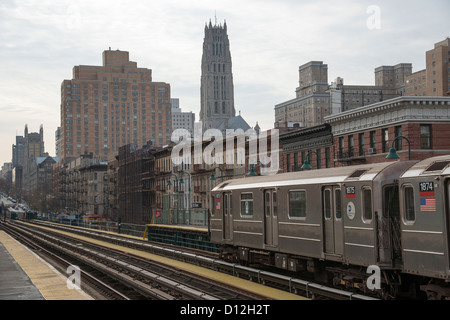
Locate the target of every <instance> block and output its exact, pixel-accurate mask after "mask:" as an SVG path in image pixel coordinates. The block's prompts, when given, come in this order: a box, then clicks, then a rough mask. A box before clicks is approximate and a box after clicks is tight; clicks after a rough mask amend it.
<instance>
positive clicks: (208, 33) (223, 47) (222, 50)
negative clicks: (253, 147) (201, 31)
mask: <svg viewBox="0 0 450 320" xmlns="http://www.w3.org/2000/svg"><path fill="white" fill-rule="evenodd" d="M200 91H201V98H200V103H201V109H200V120H201V121H202V123H203V131H205V130H207V129H209V128H217V127H218V125H219V124H221V123H222V122H224V121H225V126H227V120H228V119H230V118H232V117H234V116H235V113H236V111H235V109H234V87H233V73H232V68H231V53H230V42H229V40H228V35H227V23H226V22H224V25H223V26H221V25H217V24H216V25H214V26H213V25H212V24H211V21H210V22H209V25H205V38H204V40H203V56H202V75H201V88H200Z"/></svg>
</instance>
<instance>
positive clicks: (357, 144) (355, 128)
mask: <svg viewBox="0 0 450 320" xmlns="http://www.w3.org/2000/svg"><path fill="white" fill-rule="evenodd" d="M325 121H326V122H327V123H328V124H330V125H331V128H332V134H333V140H334V143H333V145H334V146H333V148H334V153H333V155H334V162H335V166H345V165H354V164H361V163H375V162H383V161H387V160H386V156H387V155H388V153H389V151H390V148H391V147H392V143H393V141H394V139H396V137H398V136H403V137H405V138H407V139H408V140H409V142H410V145H409V143H408V141H407V140H406V139H404V138H398V139H396V142H395V144H394V147H395V148H396V149H397V153H398V155H399V156H400V159H408V155H409V152H410V154H411V159H417V160H420V159H424V158H428V157H432V156H437V155H442V154H450V140H449V139H448V137H449V136H450V98H447V97H399V98H395V99H391V100H388V101H383V102H379V103H375V104H372V105H370V106H366V107H361V108H358V109H355V110H351V111H347V112H343V113H340V114H337V115H332V116H329V117H327V118H326V119H325Z"/></svg>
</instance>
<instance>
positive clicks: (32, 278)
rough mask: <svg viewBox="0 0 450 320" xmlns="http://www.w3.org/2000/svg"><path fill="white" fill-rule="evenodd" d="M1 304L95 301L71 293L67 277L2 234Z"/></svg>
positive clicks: (79, 292) (0, 253) (83, 294)
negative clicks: (41, 301)
mask: <svg viewBox="0 0 450 320" xmlns="http://www.w3.org/2000/svg"><path fill="white" fill-rule="evenodd" d="M0 300H93V299H92V298H91V297H90V296H89V295H88V294H86V293H85V292H83V291H82V290H77V289H68V288H67V283H66V277H64V276H63V275H62V274H61V273H59V272H58V271H57V270H55V269H54V268H53V267H51V266H50V265H49V264H47V263H46V262H45V261H44V260H42V259H41V258H40V257H38V256H37V255H36V254H34V253H33V252H31V251H30V250H29V249H27V248H26V247H25V246H23V245H22V244H20V243H19V242H17V241H16V240H15V239H13V238H11V237H10V236H9V235H8V234H6V233H5V232H4V231H0Z"/></svg>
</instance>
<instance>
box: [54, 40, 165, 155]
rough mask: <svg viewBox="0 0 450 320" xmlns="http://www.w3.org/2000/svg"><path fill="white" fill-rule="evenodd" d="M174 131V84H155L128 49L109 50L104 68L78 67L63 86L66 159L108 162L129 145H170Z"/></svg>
mask: <svg viewBox="0 0 450 320" xmlns="http://www.w3.org/2000/svg"><path fill="white" fill-rule="evenodd" d="M171 133H172V111H171V104H170V84H168V83H165V82H153V80H152V70H151V69H148V68H140V67H138V66H137V63H136V62H132V61H130V60H129V53H128V52H127V51H119V50H111V49H109V50H106V51H104V52H103V65H102V66H84V65H80V66H75V67H74V68H73V79H71V80H64V81H63V82H62V84H61V131H60V141H59V146H60V149H59V152H60V157H61V159H60V161H64V162H66V161H68V160H73V159H75V158H77V157H78V156H79V155H82V154H88V153H92V154H93V155H94V157H95V158H100V159H103V160H107V159H108V157H110V156H111V155H114V154H117V153H118V150H119V147H121V146H122V145H125V144H129V143H132V144H135V145H136V147H137V148H140V147H142V146H143V145H144V144H146V143H147V142H148V141H152V143H153V144H154V145H165V144H167V143H169V142H170V136H171Z"/></svg>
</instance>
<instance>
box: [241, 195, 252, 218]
mask: <svg viewBox="0 0 450 320" xmlns="http://www.w3.org/2000/svg"><path fill="white" fill-rule="evenodd" d="M241 215H243V216H251V215H253V194H252V193H241Z"/></svg>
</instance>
